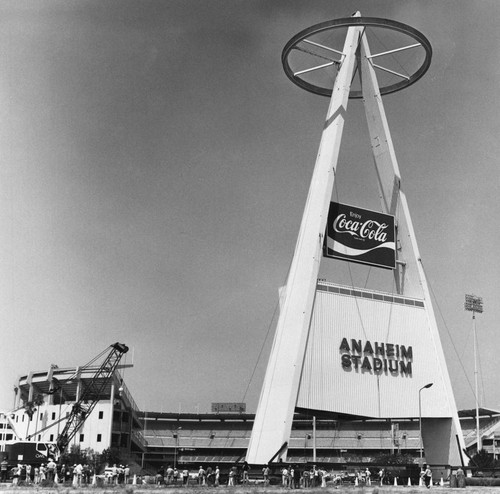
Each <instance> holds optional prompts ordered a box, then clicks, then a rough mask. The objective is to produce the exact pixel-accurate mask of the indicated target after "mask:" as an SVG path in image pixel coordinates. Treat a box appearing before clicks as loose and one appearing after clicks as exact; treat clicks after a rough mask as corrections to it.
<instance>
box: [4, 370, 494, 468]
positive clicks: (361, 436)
mask: <svg viewBox="0 0 500 494" xmlns="http://www.w3.org/2000/svg"><path fill="white" fill-rule="evenodd" d="M68 376H71V379H68ZM94 378H95V368H92V367H90V368H88V369H85V371H82V370H81V369H80V368H78V367H76V368H72V369H60V368H57V367H55V366H51V367H50V369H49V370H48V371H45V372H29V373H28V374H26V375H25V376H22V377H21V378H20V379H19V381H18V383H16V385H15V388H14V389H15V397H14V398H15V409H13V410H10V411H4V412H3V413H0V451H5V450H6V445H7V444H12V443H15V442H16V441H33V442H37V441H38V442H45V443H51V442H56V441H57V437H58V433H59V432H60V431H61V430H62V429H63V427H64V425H65V419H66V417H67V416H68V411H69V410H71V407H72V405H74V404H75V403H77V401H78V400H79V398H80V397H81V392H82V390H83V389H85V388H86V387H88V386H89V383H91V382H92V380H93V379H94ZM54 390H55V392H54ZM37 396H38V397H40V396H41V397H42V399H40V400H39V404H38V405H37V406H36V408H35V412H34V413H32V416H31V418H29V417H28V415H27V412H26V409H27V407H28V405H29V404H30V403H31V404H32V403H33V400H34V399H35V398H36V397H37ZM313 413H314V415H313ZM475 413H476V410H463V411H461V412H459V416H460V420H461V424H462V428H463V433H464V439H465V443H466V445H467V450H468V454H469V455H473V454H474V453H475V452H476V449H477V444H476V442H477V441H476V438H477V434H476V419H475ZM479 413H480V435H481V439H482V445H483V448H484V449H485V450H487V451H488V452H489V453H491V454H493V455H494V456H495V457H498V451H499V450H500V432H498V430H499V428H500V411H498V410H493V409H487V408H480V410H479ZM254 418H255V415H254V414H252V413H247V412H246V410H245V409H244V408H243V409H240V410H235V411H231V412H229V411H223V412H217V413H214V412H213V411H212V412H211V413H163V412H155V411H141V410H139V409H138V407H137V405H136V403H135V401H134V399H133V397H132V394H131V392H130V390H129V389H128V388H127V386H126V384H125V382H124V380H123V376H122V374H120V372H119V370H117V371H116V372H115V373H114V374H113V375H112V376H111V377H110V378H109V379H108V380H107V381H106V385H105V386H103V387H102V395H101V396H100V398H99V400H98V402H97V403H96V406H95V408H94V409H93V410H92V412H91V413H90V414H89V416H88V417H87V418H86V420H85V422H84V423H83V424H82V426H81V429H80V430H78V433H77V434H75V436H74V437H73V439H72V442H71V444H70V446H78V447H80V448H81V449H86V448H92V449H93V450H94V451H96V452H101V451H103V450H104V449H106V448H114V449H115V450H117V451H118V452H119V454H120V457H121V458H123V459H124V461H127V462H128V463H133V464H135V465H136V466H137V467H138V468H141V469H142V470H144V471H148V472H155V471H157V469H159V468H160V467H166V466H168V465H171V466H176V467H178V468H180V467H181V466H182V467H184V466H189V467H192V466H193V465H196V464H198V465H200V464H204V465H209V464H210V465H215V464H218V465H219V466H220V467H221V468H226V467H229V466H230V465H232V464H234V463H235V462H242V461H244V459H245V456H246V452H247V447H248V444H249V441H250V435H251V431H252V427H253V422H254ZM419 448H420V439H419V422H418V420H415V419H413V420H408V419H402V420H396V419H391V420H387V419H383V420H381V419H379V420H377V419H367V418H362V417H358V418H357V419H353V417H352V416H350V417H349V418H347V417H343V416H340V415H335V416H334V415H332V414H324V413H323V414H322V413H321V412H312V411H305V410H298V412H297V413H296V414H295V417H294V422H293V428H292V434H291V437H290V442H289V445H288V453H287V457H286V461H287V462H290V463H297V464H298V463H301V464H303V463H317V464H333V465H342V466H343V467H345V466H346V465H349V464H360V463H365V462H370V461H373V459H374V458H376V457H377V456H379V455H383V454H391V453H392V454H394V453H401V454H410V455H412V456H413V457H414V458H415V461H418V456H419ZM276 459H279V456H277V457H276Z"/></svg>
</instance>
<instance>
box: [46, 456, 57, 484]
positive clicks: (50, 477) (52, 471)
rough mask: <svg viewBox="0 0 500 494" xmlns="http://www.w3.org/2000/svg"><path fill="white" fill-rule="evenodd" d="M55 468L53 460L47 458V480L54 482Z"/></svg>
mask: <svg viewBox="0 0 500 494" xmlns="http://www.w3.org/2000/svg"><path fill="white" fill-rule="evenodd" d="M56 468H57V465H56V463H55V461H54V460H53V459H52V458H49V462H48V463H47V472H46V476H47V480H48V481H49V482H54V479H55V476H56V475H55V474H56Z"/></svg>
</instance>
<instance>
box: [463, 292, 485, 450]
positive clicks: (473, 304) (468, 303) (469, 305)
mask: <svg viewBox="0 0 500 494" xmlns="http://www.w3.org/2000/svg"><path fill="white" fill-rule="evenodd" d="M464 309H465V310H468V311H470V312H472V332H473V339H474V381H475V392H476V441H477V452H478V453H479V450H480V449H481V437H480V435H479V393H478V389H477V335H476V312H477V313H478V314H482V313H483V299H482V298H481V297H476V295H465V304H464Z"/></svg>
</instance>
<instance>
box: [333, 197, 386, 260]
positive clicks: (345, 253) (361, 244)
mask: <svg viewBox="0 0 500 494" xmlns="http://www.w3.org/2000/svg"><path fill="white" fill-rule="evenodd" d="M324 255H325V257H332V258H335V259H343V260H345V261H353V262H360V263H363V264H370V265H372V266H379V267H381V268H387V269H394V268H395V267H396V250H395V232H394V216H390V215H388V214H383V213H378V212H376V211H370V210H368V209H361V208H357V207H354V206H347V205H346V204H339V203H336V202H331V203H330V211H329V213H328V223H327V225H326V235H325V245H324Z"/></svg>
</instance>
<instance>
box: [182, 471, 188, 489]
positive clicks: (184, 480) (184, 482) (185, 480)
mask: <svg viewBox="0 0 500 494" xmlns="http://www.w3.org/2000/svg"><path fill="white" fill-rule="evenodd" d="M182 485H183V486H184V487H187V486H188V485H189V470H187V469H184V470H183V471H182Z"/></svg>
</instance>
